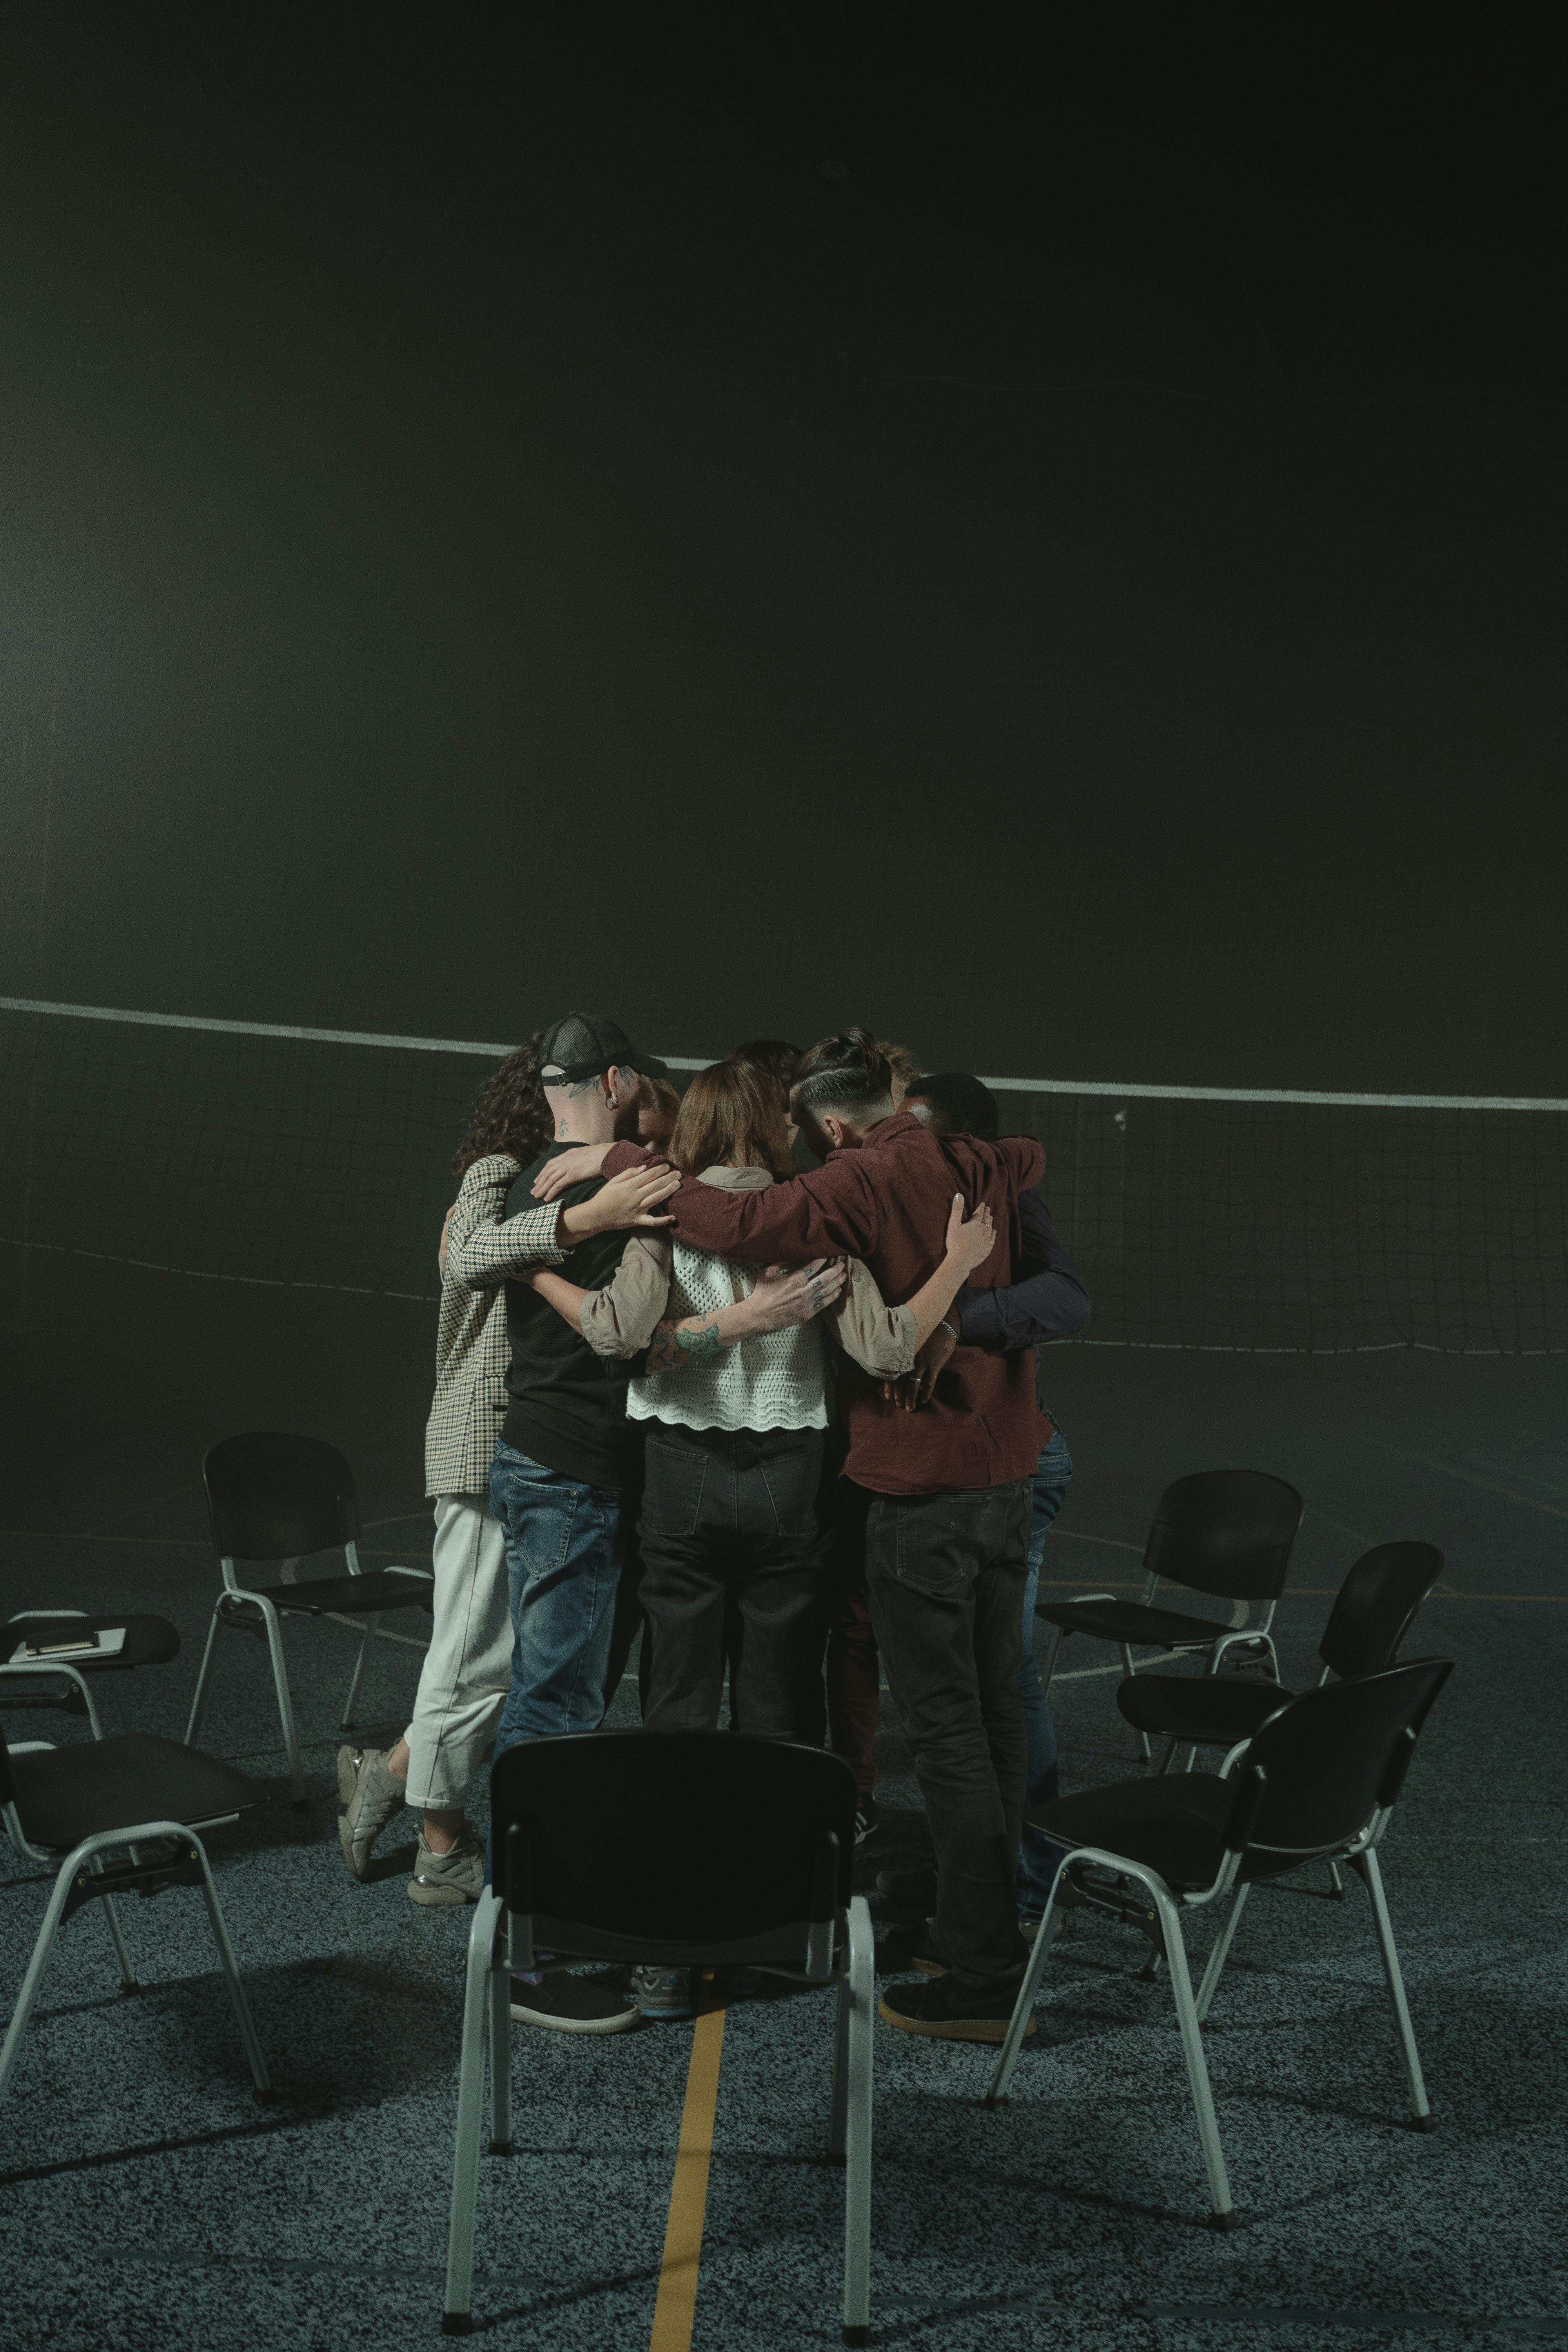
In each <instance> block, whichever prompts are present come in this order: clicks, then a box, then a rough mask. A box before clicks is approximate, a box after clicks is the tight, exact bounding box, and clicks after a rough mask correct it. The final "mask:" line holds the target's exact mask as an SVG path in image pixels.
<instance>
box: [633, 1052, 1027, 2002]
mask: <svg viewBox="0 0 1568 2352" xmlns="http://www.w3.org/2000/svg"><path fill="white" fill-rule="evenodd" d="M792 1104H793V1109H794V1115H795V1118H796V1120H797V1121H798V1123H799V1126H800V1129H801V1132H802V1134H803V1135H804V1136H805V1139H806V1141H807V1143H808V1144H809V1145H810V1146H811V1148H812V1149H813V1150H815V1151H816V1152H817V1153H818V1154H819V1155H820V1156H821V1157H822V1159H823V1161H824V1165H823V1166H822V1168H821V1169H820V1170H816V1171H813V1172H812V1173H810V1174H809V1175H805V1176H799V1177H796V1178H795V1179H794V1180H793V1181H789V1182H785V1183H779V1184H774V1185H773V1186H771V1187H770V1188H769V1189H768V1190H767V1191H766V1192H747V1193H730V1192H717V1191H715V1190H713V1189H712V1188H711V1187H710V1186H707V1185H700V1184H696V1183H687V1184H685V1185H683V1186H682V1187H681V1189H680V1191H679V1192H676V1193H674V1194H673V1195H672V1196H671V1198H670V1199H669V1201H668V1202H667V1203H666V1204H665V1205H666V1209H667V1212H668V1213H671V1214H673V1215H674V1217H675V1219H676V1226H675V1230H676V1232H677V1234H678V1235H679V1238H680V1239H681V1240H682V1241H684V1242H686V1243H688V1244H690V1245H691V1246H692V1247H693V1248H696V1249H703V1250H710V1251H712V1252H713V1253H715V1254H716V1255H719V1256H721V1257H729V1258H737V1259H742V1260H745V1261H747V1262H749V1263H752V1264H769V1263H777V1264H783V1265H795V1264H800V1263H802V1262H804V1261H805V1260H807V1259H810V1258H815V1257H822V1256H825V1255H831V1254H833V1253H836V1252H838V1251H845V1252H849V1253H852V1254H854V1255H857V1256H859V1257H862V1258H864V1259H865V1261H866V1263H867V1265H868V1266H869V1267H870V1268H871V1270H872V1272H873V1273H874V1275H875V1276H876V1277H877V1280H878V1282H879V1285H880V1286H881V1288H882V1292H883V1296H884V1297H887V1298H889V1299H892V1300H898V1299H903V1298H907V1297H909V1296H910V1293H911V1292H912V1291H913V1290H915V1289H917V1288H918V1287H919V1286H920V1285H921V1283H923V1282H924V1281H926V1280H927V1279H928V1277H929V1276H931V1273H932V1272H933V1270H934V1268H935V1266H936V1264H937V1261H938V1259H939V1258H940V1257H941V1255H942V1237H943V1234H944V1233H945V1230H946V1223H947V1215H948V1212H949V1210H950V1209H951V1207H952V1196H953V1194H954V1192H961V1193H962V1194H963V1201H964V1206H965V1208H966V1210H967V1211H968V1212H969V1213H971V1214H973V1212H974V1211H975V1210H976V1209H977V1208H978V1207H979V1206H980V1204H981V1202H985V1203H986V1204H987V1205H988V1206H989V1207H990V1209H991V1212H992V1214H993V1216H994V1220H995V1223H996V1231H997V1241H996V1246H995V1248H994V1251H993V1253H992V1255H991V1257H990V1258H989V1259H988V1260H987V1261H986V1263H985V1265H983V1266H981V1267H980V1268H979V1269H978V1270H977V1271H976V1273H975V1274H974V1275H973V1276H971V1288H972V1289H976V1290H984V1289H989V1288H992V1287H995V1286H1005V1285H1006V1284H1008V1283H1009V1282H1010V1281H1011V1280H1012V1278H1013V1265H1014V1261H1015V1259H1016V1258H1017V1257H1018V1256H1020V1255H1022V1235H1021V1232H1020V1224H1019V1215H1018V1195H1019V1193H1020V1192H1026V1191H1028V1190H1031V1189H1032V1188H1033V1187H1034V1186H1035V1185H1036V1184H1037V1183H1038V1181H1039V1180H1040V1177H1041V1175H1042V1174H1043V1173H1044V1171H1045V1153H1044V1151H1043V1150H1041V1148H1040V1146H1039V1144H1037V1142H1035V1141H1034V1140H1033V1139H1032V1138H1029V1137H1024V1136H1008V1137H1005V1138H1003V1139H1001V1140H1000V1141H999V1142H996V1143H982V1142H979V1141H977V1140H976V1139H974V1138H973V1137H969V1136H949V1137H939V1136H937V1135H936V1134H934V1133H933V1132H932V1131H931V1129H930V1128H928V1127H926V1126H924V1125H922V1123H921V1121H920V1120H919V1119H918V1118H911V1117H910V1116H909V1115H908V1114H907V1113H903V1112H899V1113H895V1112H894V1110H893V1107H892V1097H891V1080H890V1073H889V1068H888V1065H887V1063H886V1061H885V1060H884V1059H883V1057H882V1055H880V1054H879V1051H878V1050H877V1045H876V1041H875V1039H874V1038H873V1037H872V1036H871V1034H870V1033H869V1032H868V1031H867V1030H864V1029H851V1030H847V1031H846V1032H845V1033H843V1034H841V1035H839V1036H837V1037H829V1038H826V1039H824V1040H823V1042H822V1043H821V1044H820V1045H814V1046H813V1047H812V1048H811V1049H810V1051H809V1052H808V1053H807V1054H806V1055H805V1056H804V1057H803V1059H802V1062H801V1066H800V1068H799V1071H798V1072H797V1074H796V1078H795V1087H794V1089H793V1093H792ZM954 1336H955V1337H956V1334H954ZM1043 1442H1044V1423H1043V1419H1042V1416H1041V1414H1040V1412H1039V1409H1038V1406H1037V1403H1036V1401H1035V1381H1034V1360H1033V1353H1032V1350H1030V1349H1019V1350H1016V1351H1015V1352H1014V1353H1013V1354H1010V1355H1005V1354H995V1353H987V1352H985V1351H983V1350H982V1349H977V1348H970V1347H965V1346H963V1344H962V1343H960V1344H958V1345H956V1346H955V1347H954V1348H953V1350H952V1354H951V1356H949V1358H948V1359H947V1361H946V1363H945V1364H944V1365H943V1367H942V1370H941V1371H940V1372H939V1373H938V1375H937V1378H936V1381H935V1385H934V1388H933V1389H932V1390H931V1394H930V1398H929V1402H922V1403H921V1408H920V1410H919V1411H918V1412H901V1411H900V1409H899V1408H898V1406H897V1405H896V1404H895V1403H894V1402H891V1401H890V1400H889V1399H888V1398H885V1397H884V1396H883V1395H882V1393H881V1391H880V1387H879V1384H877V1383H875V1382H872V1381H857V1382H856V1383H855V1386H854V1390H853V1393H852V1394H850V1396H849V1399H848V1455H847V1461H846V1464H845V1475H846V1476H847V1477H848V1478H850V1479H852V1480H853V1481H855V1483H856V1484H857V1485H858V1486H862V1487H864V1488H866V1489H867V1490H868V1496H869V1500H868V1507H867V1515H866V1576H867V1592H868V1601H869V1606H870V1611H871V1619H872V1623H873V1625H874V1626H875V1628H876V1633H877V1640H878V1643H879V1648H880V1650H881V1653H882V1656H883V1659H884V1662H885V1663H886V1665H887V1669H888V1680H889V1687H890V1689H891V1691H892V1695H893V1701H894V1705H895V1706H896V1707H897V1709H898V1713H899V1718H900V1724H901V1725H902V1727H903V1731H904V1735H905V1737H906V1738H907V1739H908V1740H909V1743H910V1748H911V1750H912V1752H913V1756H914V1764H915V1771H916V1774H917V1776H918V1778H919V1780H920V1783H921V1790H923V1792H924V1796H925V1801H926V1811H927V1815H928V1818H929V1821H930V1824H931V1838H932V1842H933V1843H934V1845H935V1848H936V1854H937V1867H938V1892H937V1910H936V1945H935V1952H936V1954H937V1955H939V1956H940V1958H936V1957H925V1958H923V1960H922V1964H923V1965H924V1966H925V1967H926V1969H927V1970H928V1972H929V1973H928V1975H927V1977H926V1978H925V1979H922V1980H918V1981H916V1982H914V1983H912V1984H897V1985H892V1986H889V1989H888V1990H887V1992H886V1993H885V1994H884V1996H883V1998H882V2001H881V2004H880V2006H881V2012H882V2015H883V2017H884V2018H885V2019H887V2021H888V2022H889V2024H892V2025H898V2026H901V2027H903V2028H905V2029H906V2030H907V2031H909V2032H915V2033H923V2034H931V2035H935V2036H937V2037H939V2038H942V2039H944V2040H963V2041H972V2042H1000V2041H1001V2040H1002V2038H1003V2036H1004V2034H1005V2031H1006V2025H1007V2020H1008V2017H1009V2016H1010V2014H1011V2011H1012V2005H1013V2000H1014V1998H1015V1996H1016V1988H1017V1980H1018V1977H1019V1975H1020V1973H1021V1971H1022V1969H1023V1966H1024V1962H1025V1959H1026V1947H1025V1944H1024V1941H1023V1938H1022V1937H1021V1936H1020V1935H1019V1933H1018V1919H1017V1911H1016V1905H1015V1902H1014V1895H1013V1884H1014V1873H1015V1870H1016V1862H1017V1853H1018V1839H1019V1832H1020V1830H1021V1827H1022V1822H1023V1804H1024V1771H1025V1751H1024V1718H1023V1709H1022V1706H1021V1703H1020V1700H1019V1696H1018V1687H1017V1676H1018V1659H1019V1628H1020V1625H1021V1622H1022V1606H1023V1592H1024V1578H1025V1558H1026V1550H1027V1546H1028V1535H1029V1513H1030V1480H1031V1476H1032V1474H1033V1471H1034V1468H1035V1465H1036V1462H1037V1459H1038V1457H1039V1453H1040V1448H1041V1445H1042V1444H1043ZM939 1967H945V1970H946V1973H943V1974H937V1973H935V1971H936V1969H938V1968H939Z"/></svg>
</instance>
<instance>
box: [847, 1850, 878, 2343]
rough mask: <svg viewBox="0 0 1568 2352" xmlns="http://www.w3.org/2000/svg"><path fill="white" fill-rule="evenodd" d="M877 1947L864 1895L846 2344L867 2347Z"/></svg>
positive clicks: (855, 1913) (856, 1927) (850, 2079)
mask: <svg viewBox="0 0 1568 2352" xmlns="http://www.w3.org/2000/svg"><path fill="white" fill-rule="evenodd" d="M876 1998H877V1946H876V1936H875V1933H874V1931H873V1929H872V1926H871V1913H870V1909H869V1906H868V1904H867V1901H866V1898H865V1896H864V1895H855V1896H853V1897H852V1898H851V1901H850V1905H849V2028H848V2035H847V2042H848V2046H847V2051H846V2053H845V2055H846V2062H847V2063H846V2065H845V2074H846V2078H847V2079H846V2091H847V2097H846V2103H845V2104H846V2114H845V2166H844V2341H845V2342H846V2344H864V2343H866V2342H867V2341H868V2338H869V2334H870V2321H871V2064H872V2047H873V2034H872V2021H873V2020H872V2012H873V2009H874V2006H875V2002H876Z"/></svg>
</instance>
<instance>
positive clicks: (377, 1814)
mask: <svg viewBox="0 0 1568 2352" xmlns="http://www.w3.org/2000/svg"><path fill="white" fill-rule="evenodd" d="M540 1044H541V1039H540V1037H538V1036H533V1037H531V1038H530V1039H529V1041H528V1043H527V1044H526V1045H520V1046H519V1047H518V1048H517V1050H516V1051H515V1052H514V1053H511V1054H509V1055H507V1057H506V1059H505V1061H504V1062H502V1063H501V1064H500V1067H499V1068H497V1069H496V1070H494V1071H492V1072H491V1074H490V1076H489V1077H488V1078H487V1079H486V1080H485V1082H484V1084H483V1086H482V1087H480V1088H479V1093H478V1095H477V1096H476V1097H475V1098H474V1103H473V1108H472V1109H471V1110H470V1112H469V1114H468V1121H467V1124H466V1125H465V1127H464V1129H463V1133H462V1137H461V1139H460V1140H459V1142H458V1149H457V1150H456V1151H455V1153H454V1154H453V1157H452V1168H453V1172H454V1173H455V1174H456V1175H458V1177H459V1178H460V1179H461V1180H462V1181H461V1183H460V1185H459V1187H458V1197H457V1199H456V1201H455V1202H453V1204H452V1206H451V1208H450V1209H448V1211H447V1221H446V1223H445V1225H444V1227H443V1229H442V1234H441V1245H440V1252H439V1263H440V1268H441V1311H440V1318H439V1321H438V1324H437V1339H436V1395H435V1402H433V1404H432V1406H431V1409H430V1418H429V1422H428V1423H427V1425H426V1437H425V1469H426V1493H427V1494H428V1495H429V1496H431V1498H432V1499H433V1501H434V1504H435V1510H436V1538H435V1546H434V1549H433V1552H432V1556H431V1565H432V1567H433V1569H434V1570H435V1583H434V1585H433V1587H432V1591H431V1605H432V1609H433V1612H434V1615H433V1621H432V1625H431V1635H430V1646H429V1649H428V1650H427V1651H426V1655H425V1664H424V1666H423V1669H422V1670H421V1673H420V1676H419V1690H418V1695H417V1696H416V1699H415V1702H414V1715H413V1718H412V1720H411V1721H410V1723H409V1725H408V1727H407V1729H406V1731H405V1733H404V1736H403V1738H401V1739H400V1740H399V1741H398V1742H397V1744H396V1746H395V1747H394V1748H391V1749H390V1750H385V1749H381V1748H356V1747H353V1746H352V1745H350V1746H345V1747H343V1748H340V1749H339V1751H338V1791H339V1794H340V1796H341V1797H342V1804H343V1811H342V1814H341V1816H340V1819H339V1834H340V1837H341V1839H342V1849H343V1857H344V1859H345V1861H346V1862H347V1864H348V1865H349V1868H350V1869H351V1870H352V1871H353V1874H354V1876H355V1877H356V1878H360V1879H363V1877H365V1875H366V1874H367V1872H368V1869H369V1865H370V1859H371V1852H372V1849H373V1847H374V1844H375V1842H376V1839H377V1838H378V1837H379V1836H380V1835H381V1833H382V1832H383V1831H384V1829H385V1828H386V1827H387V1826H388V1824H389V1823H390V1822H393V1821H395V1819H396V1818H397V1816H398V1814H399V1813H400V1812H401V1811H402V1809H403V1807H404V1806H405V1804H406V1805H409V1806H412V1807H413V1808H414V1809H415V1810H416V1811H418V1812H419V1813H420V1814H421V1815H422V1821H421V1824H420V1835H419V1843H418V1849H417V1853H416V1859H415V1865H414V1875H413V1877H412V1879H411V1880H410V1882H409V1887H408V1893H409V1897H410V1900H411V1901H413V1902H415V1903H419V1904H425V1905H437V1906H438V1905H442V1904H453V1903H471V1902H475V1901H477V1900H478V1897H479V1890H480V1888H481V1886H482V1885H483V1883H484V1856H483V1852H482V1849H481V1847H480V1845H479V1841H478V1839H477V1838H476V1837H475V1836H474V1835H473V1834H472V1833H471V1832H470V1831H469V1829H468V1822H467V1820H466V1818H465V1814H464V1810H463V1808H464V1802H465V1800H466V1798H467V1794H468V1785H469V1782H470V1781H471V1780H472V1778H473V1775H474V1772H475V1769H476V1768H477V1766H478V1763H479V1757H480V1755H481V1754H482V1752H483V1750H484V1748H485V1746H486V1744H487V1743H488V1741H489V1738H490V1737H491V1735H492V1733H493V1732H494V1731H495V1728H496V1725H497V1723H498V1721H499V1719H500V1712H501V1708H502V1706H504V1705H505V1702H506V1696H507V1692H508V1690H509V1688H510V1682H511V1653H512V1622H511V1610H510V1597H509V1591H508V1576H507V1559H506V1544H505V1539H504V1536H503V1531H502V1528H501V1524H500V1520H499V1519H498V1518H497V1517H496V1515H495V1513H494V1511H493V1510H492V1509H491V1507H490V1498H489V1470H490V1457H491V1455H492V1454H494V1452H495V1444H496V1436H497V1433H498V1431H499V1428H500V1423H501V1421H502V1419H503V1417H504V1415H505V1412H506V1410H507V1393H506V1372H507V1362H508V1355H509V1349H508V1341H507V1328H506V1317H505V1315H504V1313H502V1312H500V1307H499V1302H500V1291H501V1285H502V1284H503V1283H504V1282H505V1281H506V1280H507V1278H508V1276H510V1275H515V1274H518V1273H521V1272H524V1271H526V1270H527V1269H528V1268H530V1267H531V1266H536V1265H563V1264H564V1263H565V1262H566V1259H567V1254H568V1252H569V1251H571V1250H572V1249H573V1248H574V1247H576V1246H578V1245H580V1244H582V1243H584V1242H585V1241H587V1240H589V1239H590V1238H591V1237H592V1236H593V1235H595V1234H607V1233H613V1232H620V1231H622V1230H623V1229H624V1230H628V1231H629V1230H631V1229H632V1228H634V1227H637V1226H648V1225H655V1226H657V1225H659V1224H662V1223H663V1222H664V1220H663V1219H662V1218H661V1217H660V1216H658V1214H657V1210H658V1202H659V1201H660V1200H661V1199H662V1198H663V1196H664V1194H665V1193H666V1192H672V1191H673V1190H674V1187H675V1181H676V1180H675V1178H674V1177H673V1176H672V1175H671V1174H670V1172H669V1171H668V1169H666V1168H664V1167H663V1166H662V1165H660V1166H658V1167H651V1168H649V1167H643V1168H634V1169H631V1170H629V1171H627V1172H626V1175H625V1176H623V1177H622V1178H620V1179H619V1180H618V1181H616V1182H615V1183H610V1184H606V1185H605V1186H604V1187H603V1189H602V1190H601V1191H599V1192H597V1193H596V1194H595V1197H594V1198H593V1199H592V1200H588V1201H583V1202H576V1203H574V1204H573V1205H570V1206H565V1207H557V1205H556V1204H555V1203H554V1202H551V1203H550V1204H549V1205H548V1206H547V1207H545V1208H543V1209H539V1208H529V1209H525V1210H524V1211H523V1212H522V1213H521V1216H515V1217H510V1218H509V1217H506V1216H505V1207H506V1196H507V1193H508V1192H509V1191H510V1188H511V1185H512V1183H513V1182H514V1181H515V1179H516V1177H517V1175H518V1172H519V1171H520V1169H521V1168H522V1167H523V1166H524V1165H526V1163H527V1162H528V1161H530V1160H533V1159H536V1158H537V1157H538V1155H539V1153H540V1152H541V1151H542V1150H543V1148H544V1146H545V1144H546V1142H547V1141H548V1139H549V1138H550V1135H551V1132H552V1119H551V1115H550V1110H549V1107H548V1105H547V1104H546V1101H545V1097H544V1088H543V1086H542V1082H541V1077H540V1064H539V1048H540Z"/></svg>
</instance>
